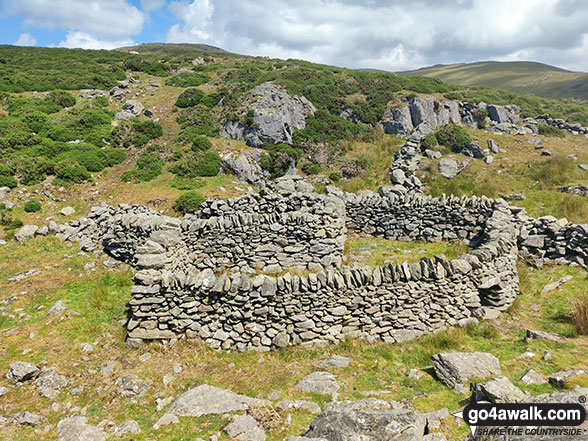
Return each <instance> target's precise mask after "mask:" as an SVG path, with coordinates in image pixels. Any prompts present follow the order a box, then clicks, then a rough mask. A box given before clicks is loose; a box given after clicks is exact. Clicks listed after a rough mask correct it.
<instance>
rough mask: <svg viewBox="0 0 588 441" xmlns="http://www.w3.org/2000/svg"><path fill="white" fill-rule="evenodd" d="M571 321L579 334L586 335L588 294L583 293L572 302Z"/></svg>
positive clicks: (587, 333) (587, 327)
mask: <svg viewBox="0 0 588 441" xmlns="http://www.w3.org/2000/svg"><path fill="white" fill-rule="evenodd" d="M572 321H573V322H574V326H575V327H576V330H577V331H578V334H580V335H588V295H587V294H584V295H582V296H581V297H579V298H578V299H576V300H575V301H574V303H573V310H572Z"/></svg>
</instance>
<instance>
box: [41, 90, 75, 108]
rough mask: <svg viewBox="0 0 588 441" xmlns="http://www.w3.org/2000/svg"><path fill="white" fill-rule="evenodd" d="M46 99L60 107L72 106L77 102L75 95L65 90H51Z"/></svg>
mask: <svg viewBox="0 0 588 441" xmlns="http://www.w3.org/2000/svg"><path fill="white" fill-rule="evenodd" d="M46 99H47V100H48V101H51V102H53V103H55V104H57V105H58V106H60V107H72V106H74V105H75V104H76V99H75V98H74V96H73V95H72V94H71V93H69V92H66V91H65V90H53V91H51V92H49V95H47V98H46Z"/></svg>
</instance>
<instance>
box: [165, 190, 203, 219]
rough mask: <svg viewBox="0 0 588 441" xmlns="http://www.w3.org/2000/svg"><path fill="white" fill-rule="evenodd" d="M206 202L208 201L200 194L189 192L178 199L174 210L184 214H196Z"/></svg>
mask: <svg viewBox="0 0 588 441" xmlns="http://www.w3.org/2000/svg"><path fill="white" fill-rule="evenodd" d="M204 201H206V198H205V197H204V196H202V195H201V194H200V193H197V192H195V191H187V192H186V193H184V194H183V195H181V196H180V197H179V198H177V199H176V201H175V202H174V206H173V208H174V210H176V211H179V212H180V213H182V214H186V213H194V212H195V211H197V210H198V208H200V205H202V203H203V202H204Z"/></svg>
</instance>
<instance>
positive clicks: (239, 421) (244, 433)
mask: <svg viewBox="0 0 588 441" xmlns="http://www.w3.org/2000/svg"><path fill="white" fill-rule="evenodd" d="M223 431H224V432H225V433H226V434H227V435H228V436H229V437H230V438H231V439H236V440H239V441H265V432H264V431H263V429H262V428H261V426H260V425H259V424H258V422H257V421H256V420H255V418H253V417H252V416H250V415H235V416H233V418H232V420H231V422H230V423H229V424H227V425H226V426H225V428H224V429H223Z"/></svg>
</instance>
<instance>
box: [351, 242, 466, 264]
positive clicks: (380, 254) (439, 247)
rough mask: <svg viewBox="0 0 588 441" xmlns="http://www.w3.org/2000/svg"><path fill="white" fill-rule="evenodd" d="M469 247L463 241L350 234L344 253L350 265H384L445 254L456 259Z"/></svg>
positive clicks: (415, 260)
mask: <svg viewBox="0 0 588 441" xmlns="http://www.w3.org/2000/svg"><path fill="white" fill-rule="evenodd" d="M467 250H468V247H467V246H466V245H465V244H463V243H461V242H436V243H430V242H402V241H395V240H388V239H382V238H375V237H361V236H349V237H348V238H347V241H346V242H345V249H344V255H345V256H346V258H347V264H348V265H354V264H357V265H361V264H366V265H369V266H377V265H380V266H382V265H384V264H385V263H386V262H388V261H393V262H397V263H402V262H404V261H406V262H408V263H414V262H418V261H419V260H420V259H421V258H423V257H434V256H438V255H440V254H444V255H445V257H447V258H448V259H455V258H456V257H458V256H459V255H461V254H463V253H466V252H467Z"/></svg>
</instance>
